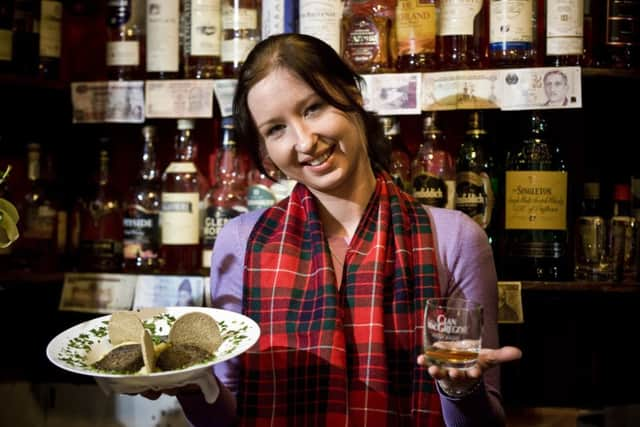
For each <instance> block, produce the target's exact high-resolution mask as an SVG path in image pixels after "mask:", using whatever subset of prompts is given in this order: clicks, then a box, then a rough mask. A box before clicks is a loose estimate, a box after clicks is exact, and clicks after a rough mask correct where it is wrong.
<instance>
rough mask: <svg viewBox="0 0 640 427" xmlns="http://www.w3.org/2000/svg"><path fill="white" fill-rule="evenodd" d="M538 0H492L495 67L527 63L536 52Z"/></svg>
mask: <svg viewBox="0 0 640 427" xmlns="http://www.w3.org/2000/svg"><path fill="white" fill-rule="evenodd" d="M537 1H544V0H537ZM537 1H536V0H491V1H490V10H489V63H490V64H491V66H493V67H526V66H530V65H532V64H533V61H534V54H535V46H534V41H535V28H534V19H533V18H534V9H535V7H536V5H537Z"/></svg>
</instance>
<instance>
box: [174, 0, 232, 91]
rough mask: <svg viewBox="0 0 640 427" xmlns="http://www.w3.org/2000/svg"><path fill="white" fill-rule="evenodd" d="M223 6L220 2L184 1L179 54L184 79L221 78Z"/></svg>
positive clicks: (208, 0) (203, 0)
mask: <svg viewBox="0 0 640 427" xmlns="http://www.w3.org/2000/svg"><path fill="white" fill-rule="evenodd" d="M221 12H222V6H221V4H220V0H183V2H182V16H181V20H182V26H181V29H180V31H181V33H182V36H181V39H182V52H183V64H184V77H185V78H187V79H214V78H221V77H222V63H221V62H220V49H221V47H222V17H221Z"/></svg>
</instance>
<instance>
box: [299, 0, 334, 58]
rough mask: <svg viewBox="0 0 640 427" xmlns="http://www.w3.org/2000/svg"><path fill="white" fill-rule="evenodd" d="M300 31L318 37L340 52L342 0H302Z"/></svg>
mask: <svg viewBox="0 0 640 427" xmlns="http://www.w3.org/2000/svg"><path fill="white" fill-rule="evenodd" d="M299 16H300V17H299V19H300V22H299V25H300V33H301V34H307V35H310V36H313V37H317V38H319V39H320V40H323V41H324V42H326V43H327V44H328V45H329V46H331V47H332V48H333V49H334V50H335V51H336V52H340V20H341V19H342V1H341V0H318V1H316V0H300V15H299Z"/></svg>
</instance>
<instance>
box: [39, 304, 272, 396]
mask: <svg viewBox="0 0 640 427" xmlns="http://www.w3.org/2000/svg"><path fill="white" fill-rule="evenodd" d="M192 311H200V312H203V313H206V314H208V315H210V316H211V317H213V318H214V319H215V320H216V322H218V325H219V326H220V332H221V334H222V344H221V345H220V347H219V348H218V350H217V351H216V353H215V358H214V359H213V360H211V361H207V362H203V363H200V364H196V365H193V366H189V367H188V368H185V369H178V370H174V371H166V372H154V373H151V374H141V373H138V374H123V375H119V374H113V373H106V372H100V371H97V370H94V369H92V368H91V367H90V365H91V364H92V363H93V362H95V361H96V360H97V359H98V358H99V357H100V356H102V355H103V354H105V353H106V352H107V351H108V350H110V349H111V348H112V347H113V346H112V345H111V343H109V336H108V332H107V331H108V329H107V325H108V323H109V319H110V318H111V315H108V316H102V317H98V318H95V319H92V320H89V321H86V322H83V323H80V324H78V325H76V326H74V327H72V328H69V329H67V330H66V331H64V332H62V333H60V334H58V335H57V336H56V337H55V338H54V339H52V340H51V341H50V342H49V345H48V346H47V357H48V358H49V360H50V361H51V362H52V363H53V364H54V365H56V366H58V367H60V368H62V369H64V370H67V371H69V372H73V373H76V374H81V375H89V376H91V377H94V378H95V379H96V381H97V382H98V384H99V385H100V386H101V387H102V388H103V389H104V390H105V391H106V392H107V393H109V392H117V393H137V392H140V391H144V390H149V389H153V390H161V389H166V388H171V387H177V386H181V385H184V384H188V383H197V384H200V386H201V388H203V387H211V386H212V385H213V383H215V379H214V378H213V375H212V373H211V369H210V368H211V366H213V365H215V364H216V363H220V362H223V361H225V360H228V359H231V358H233V357H236V356H238V355H240V354H242V353H244V352H245V351H247V350H248V349H249V348H251V347H252V346H253V345H254V344H255V343H256V341H257V340H258V338H259V337H260V328H259V327H258V325H257V324H256V323H255V322H254V321H253V320H251V319H250V318H248V317H246V316H244V315H242V314H239V313H235V312H232V311H227V310H220V309H216V308H207V307H167V308H166V309H164V312H163V313H162V314H161V315H159V316H154V317H152V318H149V319H147V320H145V327H147V329H149V327H148V324H153V325H154V327H155V332H152V331H150V332H152V335H157V336H162V335H168V334H169V329H170V326H169V324H168V318H167V315H169V316H172V317H173V318H178V317H180V316H181V315H183V314H186V313H189V312H192ZM203 392H205V396H206V395H207V390H205V388H203ZM209 392H210V393H212V392H213V391H211V390H209ZM215 395H216V396H217V390H215Z"/></svg>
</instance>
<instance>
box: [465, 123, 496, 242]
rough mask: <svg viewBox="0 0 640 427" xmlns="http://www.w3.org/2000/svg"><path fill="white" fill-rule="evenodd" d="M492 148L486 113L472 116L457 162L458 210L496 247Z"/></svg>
mask: <svg viewBox="0 0 640 427" xmlns="http://www.w3.org/2000/svg"><path fill="white" fill-rule="evenodd" d="M489 144H490V141H489V138H488V135H487V131H486V130H485V129H484V126H483V123H482V113H480V112H478V111H474V112H472V113H471V114H470V115H469V124H468V129H467V132H466V134H465V138H464V141H463V142H462V145H461V146H460V150H459V151H458V157H457V159H456V172H457V173H456V209H458V210H460V211H462V212H464V213H466V214H467V215H469V216H470V217H471V218H473V219H474V221H476V222H477V223H478V224H479V225H480V226H481V227H482V228H483V229H484V230H485V231H486V232H487V234H488V237H489V241H490V242H491V243H493V241H494V239H495V235H493V233H491V231H493V230H492V229H491V228H490V226H491V225H493V222H492V219H493V208H494V206H495V195H494V192H493V184H492V178H494V176H493V175H494V173H495V171H494V169H493V166H494V162H493V157H492V156H491V153H490V151H489V150H490V147H489Z"/></svg>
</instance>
